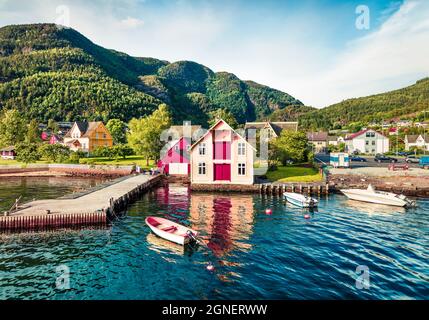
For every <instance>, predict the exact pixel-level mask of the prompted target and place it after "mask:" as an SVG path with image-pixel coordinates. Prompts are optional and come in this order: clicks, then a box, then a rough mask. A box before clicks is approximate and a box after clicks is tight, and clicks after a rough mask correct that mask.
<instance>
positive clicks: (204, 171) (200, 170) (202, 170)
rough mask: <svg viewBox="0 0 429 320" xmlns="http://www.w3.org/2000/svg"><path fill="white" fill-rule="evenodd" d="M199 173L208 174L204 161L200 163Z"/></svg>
mask: <svg viewBox="0 0 429 320" xmlns="http://www.w3.org/2000/svg"><path fill="white" fill-rule="evenodd" d="M198 174H200V175H205V174H206V164H205V163H204V162H203V163H199V164H198Z"/></svg>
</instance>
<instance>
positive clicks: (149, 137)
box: [127, 104, 171, 165]
mask: <svg viewBox="0 0 429 320" xmlns="http://www.w3.org/2000/svg"><path fill="white" fill-rule="evenodd" d="M170 126H171V113H170V110H169V109H168V106H167V105H166V104H161V105H159V107H158V109H157V110H156V111H155V112H154V113H152V114H151V115H150V116H146V117H144V118H141V119H132V120H131V121H130V123H129V124H128V128H129V132H128V134H127V140H128V144H129V145H130V146H131V147H132V148H133V150H134V152H135V153H136V154H140V155H142V156H144V157H146V159H147V164H148V165H149V160H156V159H158V158H159V156H160V152H161V149H162V147H163V145H164V143H163V141H162V140H161V133H162V132H163V131H164V130H166V129H168V128H169V127H170Z"/></svg>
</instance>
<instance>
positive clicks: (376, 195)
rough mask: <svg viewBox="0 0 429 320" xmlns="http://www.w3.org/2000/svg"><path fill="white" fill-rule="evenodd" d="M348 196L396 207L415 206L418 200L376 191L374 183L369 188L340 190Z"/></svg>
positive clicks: (352, 198)
mask: <svg viewBox="0 0 429 320" xmlns="http://www.w3.org/2000/svg"><path fill="white" fill-rule="evenodd" d="M340 191H341V192H342V193H343V194H344V195H345V196H346V197H347V198H349V199H351V200H356V201H363V202H370V203H376V204H384V205H389V206H396V207H413V206H415V205H416V202H415V201H413V200H410V199H408V198H407V197H406V196H404V195H403V194H395V193H391V192H383V191H376V190H375V189H374V188H373V187H372V185H369V186H368V189H343V190H340Z"/></svg>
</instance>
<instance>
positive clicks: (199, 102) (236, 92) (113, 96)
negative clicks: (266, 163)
mask: <svg viewBox="0 0 429 320" xmlns="http://www.w3.org/2000/svg"><path fill="white" fill-rule="evenodd" d="M161 103H166V104H168V105H169V106H170V108H171V110H172V112H173V117H174V120H175V122H180V121H183V120H192V121H194V122H199V123H201V124H205V122H206V121H207V112H209V111H212V110H214V109H217V108H226V109H227V110H229V111H231V112H232V113H233V114H234V115H235V116H236V118H237V119H238V121H239V122H241V123H244V122H245V121H249V120H250V121H253V120H256V119H262V118H267V117H269V116H270V115H271V114H272V113H273V112H279V111H281V110H288V111H287V112H285V113H284V115H286V116H287V117H291V118H293V117H296V113H295V111H296V112H302V103H301V102H300V101H298V100H296V99H295V98H293V97H291V96H290V95H288V94H286V93H283V92H281V91H278V90H274V89H271V88H269V87H266V86H262V85H259V84H257V83H254V82H251V81H241V80H240V79H238V78H237V77H236V76H235V75H233V74H229V73H226V72H221V73H214V72H213V71H212V70H210V69H209V68H207V67H205V66H203V65H200V64H198V63H195V62H190V61H179V62H175V63H169V62H167V61H162V60H158V59H154V58H136V57H131V56H129V55H127V54H124V53H121V52H117V51H114V50H108V49H105V48H103V47H100V46H98V45H96V44H94V43H92V42H91V41H90V40H89V39H87V38H85V37H84V36H83V35H81V34H80V33H79V32H77V31H75V30H73V29H66V28H57V26H55V25H53V24H35V25H14V26H7V27H3V28H0V109H2V108H18V109H19V110H21V111H22V113H23V114H25V115H26V116H27V117H28V118H37V119H39V120H42V121H46V120H48V119H50V118H53V119H56V120H67V121H73V120H79V119H88V120H103V121H107V120H108V119H111V118H120V119H123V120H129V119H131V118H133V117H141V116H144V115H146V114H148V113H150V112H152V111H153V110H154V109H155V108H156V107H157V106H158V105H159V104H161ZM300 110H301V111H300Z"/></svg>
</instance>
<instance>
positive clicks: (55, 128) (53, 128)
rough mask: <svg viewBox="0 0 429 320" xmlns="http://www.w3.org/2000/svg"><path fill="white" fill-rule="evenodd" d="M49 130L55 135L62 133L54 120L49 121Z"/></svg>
mask: <svg viewBox="0 0 429 320" xmlns="http://www.w3.org/2000/svg"><path fill="white" fill-rule="evenodd" d="M47 128H48V129H50V130H51V131H52V132H53V133H55V134H57V133H58V131H60V128H59V126H58V123H57V122H56V121H55V120H54V119H49V120H48V126H47Z"/></svg>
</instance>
